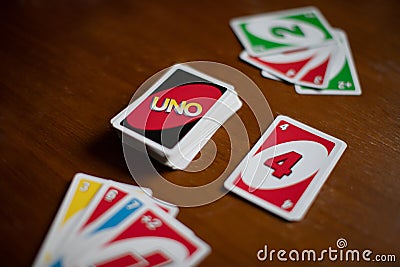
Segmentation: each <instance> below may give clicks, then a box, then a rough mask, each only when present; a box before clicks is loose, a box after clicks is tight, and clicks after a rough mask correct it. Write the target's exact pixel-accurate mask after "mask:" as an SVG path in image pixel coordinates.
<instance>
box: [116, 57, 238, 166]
mask: <svg viewBox="0 0 400 267" xmlns="http://www.w3.org/2000/svg"><path fill="white" fill-rule="evenodd" d="M241 105H242V103H241V101H240V100H239V98H238V96H237V93H236V92H235V90H234V87H233V86H232V85H230V84H228V83H225V82H223V81H220V80H217V79H215V78H213V77H211V76H209V75H206V74H204V73H202V72H199V71H197V70H195V69H193V68H191V67H188V66H186V65H175V66H173V67H171V68H170V69H169V70H168V71H167V72H166V73H165V74H164V75H163V76H162V77H161V78H160V79H159V80H158V81H157V82H156V83H154V84H153V85H152V86H151V87H150V88H149V89H148V90H147V91H146V92H145V93H144V94H143V95H142V96H141V97H139V98H138V99H137V100H136V101H134V102H133V103H131V104H130V105H129V106H128V107H127V108H125V109H124V110H123V111H122V112H120V113H119V114H118V115H117V116H115V117H114V118H113V119H112V120H111V123H112V125H113V126H114V127H115V128H116V129H118V130H120V131H121V132H122V133H124V134H125V136H126V137H128V138H129V139H130V142H129V144H132V145H133V146H134V147H135V144H138V146H140V145H141V144H145V146H146V148H147V149H148V153H149V154H150V155H151V156H153V157H154V158H155V159H156V160H158V161H160V162H161V163H163V164H166V165H168V166H170V167H172V168H175V169H184V168H185V167H186V166H187V165H188V164H189V163H190V162H191V160H192V159H193V157H194V156H195V155H196V154H197V152H199V151H200V149H201V148H202V146H203V145H205V142H204V139H207V138H210V137H211V136H210V135H207V136H205V135H204V134H203V133H205V132H206V133H210V132H211V133H213V132H215V131H216V130H217V129H218V127H219V126H220V125H222V124H223V123H224V122H225V121H226V120H227V119H228V118H229V117H230V116H231V115H233V114H234V113H235V112H236V111H237V110H238V109H239V108H240V107H241ZM193 151H194V152H193ZM185 152H186V154H185ZM192 152H193V153H192Z"/></svg>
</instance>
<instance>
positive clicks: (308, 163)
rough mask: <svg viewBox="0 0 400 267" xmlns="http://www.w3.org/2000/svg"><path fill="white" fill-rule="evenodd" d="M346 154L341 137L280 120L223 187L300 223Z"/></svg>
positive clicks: (282, 118) (297, 123)
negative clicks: (342, 156)
mask: <svg viewBox="0 0 400 267" xmlns="http://www.w3.org/2000/svg"><path fill="white" fill-rule="evenodd" d="M345 149H346V143H345V142H343V141H341V140H339V139H337V138H334V137H332V136H330V135H327V134H325V133H322V132H320V131H318V130H315V129H313V128H311V127H309V126H307V125H304V124H302V123H300V122H297V121H295V120H293V119H291V118H288V117H285V116H278V117H277V118H276V119H275V121H274V122H273V123H272V124H271V125H270V127H269V128H268V129H267V131H266V132H265V133H264V134H263V135H262V136H261V138H260V139H259V141H258V142H257V143H256V144H255V145H254V147H253V148H252V149H251V151H250V152H249V153H248V154H247V156H246V157H245V158H244V159H243V160H242V162H241V163H240V164H239V166H238V167H237V168H236V169H235V171H234V172H233V173H232V174H231V175H230V176H229V178H228V179H227V180H226V181H225V183H224V186H225V188H226V189H228V190H231V191H233V192H234V193H236V194H238V195H240V196H241V197H243V198H245V199H247V200H249V201H251V202H253V203H255V204H257V205H259V206H261V207H263V208H264V209H266V210H269V211H271V212H273V213H275V214H277V215H279V216H281V217H282V218H284V219H286V220H289V221H297V220H301V219H302V218H303V216H304V215H305V213H306V211H307V209H308V208H309V207H310V205H311V203H312V202H313V200H314V198H315V197H316V195H317V194H318V192H319V190H320V189H321V187H322V185H323V184H324V183H325V181H326V179H327V178H328V175H329V173H330V172H331V171H332V169H333V168H334V166H335V165H336V163H337V161H338V160H339V158H340V157H341V155H342V154H343V152H344V150H345Z"/></svg>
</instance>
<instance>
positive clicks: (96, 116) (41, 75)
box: [0, 0, 400, 266]
mask: <svg viewBox="0 0 400 267" xmlns="http://www.w3.org/2000/svg"><path fill="white" fill-rule="evenodd" d="M307 5H315V6H317V7H318V8H319V9H320V10H321V11H322V13H323V14H324V15H325V16H326V18H327V19H328V21H329V22H330V23H331V25H332V26H334V27H337V28H341V29H343V30H345V31H346V32H347V34H348V37H349V41H350V44H351V48H352V52H353V56H354V59H355V63H356V66H357V70H358V74H359V78H360V81H361V86H362V90H363V94H362V96H305V95H298V94H296V93H295V91H294V88H293V86H291V85H288V84H285V83H281V82H275V81H271V80H267V79H264V78H262V77H261V76H260V72H259V71H258V70H257V69H256V68H254V67H251V66H249V65H247V64H245V63H243V62H241V61H240V60H239V59H238V54H239V52H240V51H241V50H242V48H241V46H240V44H239V42H238V40H237V39H236V38H235V36H234V34H233V33H232V31H231V30H230V28H229V25H228V21H229V20H230V19H231V18H234V17H238V16H243V15H249V14H255V13H261V12H269V11H275V10H281V9H287V8H294V7H301V6H307ZM399 10H400V4H399V2H398V1H394V0H393V1H300V0H295V1H228V0H226V1H127V0H126V1H100V0H99V1H96V0H92V1H89V0H87V1H85V0H79V1H76V0H75V1H72V0H71V1H56V2H55V1H41V0H35V1H34V0H32V1H28V0H27V1H23V0H20V1H2V2H1V3H0V36H1V41H0V101H1V102H0V123H1V127H0V151H1V154H0V159H1V160H0V190H1V193H0V203H1V206H0V216H1V218H2V219H1V222H0V235H1V237H2V243H3V245H2V249H1V250H0V265H1V266H29V265H30V264H31V263H32V261H33V259H34V257H35V255H36V253H37V251H38V249H39V247H40V245H41V242H42V241H43V238H44V237H45V234H46V233H47V230H48V228H49V226H50V223H51V222H52V220H53V218H54V215H55V213H56V211H57V209H58V208H59V205H60V203H61V201H62V199H63V197H64V194H65V192H66V190H67V188H68V186H69V183H70V181H71V179H72V177H73V175H74V174H75V173H77V172H86V173H89V174H93V175H97V176H101V177H108V178H112V179H114V180H117V181H121V182H126V183H133V181H132V179H131V178H130V174H129V171H128V169H127V167H126V165H125V161H124V157H123V154H122V148H121V142H120V140H119V138H118V136H117V135H116V134H115V133H114V131H113V130H112V128H111V127H110V125H109V120H110V118H111V117H112V116H113V115H115V114H116V113H117V112H119V111H120V110H121V109H122V108H123V107H124V106H125V105H126V104H127V103H128V102H129V100H130V97H131V95H132V94H133V93H134V92H135V90H136V88H138V86H140V84H141V83H143V82H144V81H145V80H146V79H147V78H148V77H150V76H151V75H153V74H154V73H156V72H158V71H160V70H161V69H164V68H166V67H168V66H170V65H172V64H174V63H177V62H186V61H194V60H209V61H216V62H221V63H224V64H228V65H230V66H232V67H234V68H237V69H238V70H240V71H242V72H243V73H245V74H246V75H248V76H249V77H250V78H251V79H252V80H253V81H254V82H255V83H256V84H257V85H258V86H259V87H260V89H261V90H262V92H263V94H264V95H265V97H266V98H267V99H268V102H269V104H270V106H271V109H272V111H273V113H274V115H277V114H284V115H287V116H290V117H292V118H294V119H297V120H299V121H302V122H304V123H306V124H308V125H310V126H312V127H315V128H317V129H319V130H321V131H324V132H326V133H329V134H331V135H333V136H335V137H337V138H340V139H342V140H344V141H345V142H346V143H347V144H348V148H347V150H346V152H345V154H344V155H343V157H342V158H341V160H340V161H339V163H338V165H337V166H336V168H335V169H334V171H333V172H332V174H331V175H330V178H329V179H328V181H327V183H326V184H325V185H324V186H323V188H322V190H321V192H320V194H319V195H318V197H317V199H316V201H315V203H314V204H313V205H312V207H311V209H310V210H309V212H308V214H307V215H306V217H305V219H304V220H302V221H301V222H298V223H288V222H285V221H283V220H281V219H280V218H278V217H275V216H273V215H271V214H270V213H268V212H266V211H264V210H262V209H260V208H258V207H256V206H254V205H252V204H250V203H248V202H247V201H245V200H242V199H240V198H239V197H236V196H235V195H233V194H228V195H226V196H225V197H223V198H221V199H220V200H218V201H216V202H214V203H211V204H209V205H205V206H201V207H198V208H183V209H181V212H180V213H179V215H178V219H179V220H181V221H182V222H183V223H184V224H186V225H188V226H189V227H190V228H191V229H193V230H194V232H196V233H197V235H199V236H200V237H201V238H202V239H204V240H205V241H206V242H207V243H209V244H210V246H211V247H212V253H211V254H210V255H209V256H208V257H207V258H206V259H205V260H204V261H203V262H202V263H201V264H200V266H264V265H268V263H265V262H264V263H261V262H258V261H257V258H256V252H257V251H258V250H259V249H261V248H262V247H263V246H264V244H267V245H268V246H269V247H270V248H274V249H286V250H290V249H310V248H314V249H316V250H322V249H326V248H327V247H329V246H332V247H335V242H336V240H337V239H338V238H340V237H344V238H346V239H347V241H348V243H349V247H350V248H359V249H364V248H369V249H371V250H373V251H374V252H375V253H382V254H384V253H392V254H396V255H397V262H396V263H386V264H384V266H398V265H399V261H400V246H399V244H398V240H399V238H400V212H399V211H400V200H399V191H400V179H399V177H400V175H399V174H400V171H399V159H400V147H399V140H400V131H399V129H400V105H399V104H400V91H399V87H400V82H399V81H400V50H399V47H400V34H399V30H398V26H399V24H400V11H399ZM239 115H240V116H241V117H242V118H247V117H248V116H251V114H249V110H248V109H245V108H244V109H241V110H240V111H239ZM246 127H247V129H248V130H249V136H250V141H251V144H254V143H255V142H256V141H257V139H258V138H259V136H260V133H259V132H257V130H256V129H254V131H253V127H254V125H253V124H251V123H250V122H249V123H248V124H246ZM224 139H225V137H224V133H223V132H219V133H218V134H217V135H216V136H215V137H214V138H213V140H214V141H215V142H216V143H220V142H222V141H223V140H224ZM222 143H223V142H222ZM216 165H217V166H216V167H215V168H217V169H218V168H220V169H221V168H223V166H224V162H223V160H220V161H219V162H218V161H217V163H216ZM218 166H219V167H218ZM166 172H168V174H167V175H169V176H171V177H173V176H174V173H173V172H172V171H170V170H166ZM179 175H180V176H181V177H182V179H190V177H191V174H190V173H184V172H180V173H179ZM274 263H275V264H277V265H279V266H294V265H295V264H294V263H293V262H286V263H278V262H274ZM303 264H304V265H307V266H308V265H309V264H308V263H303ZM329 264H330V262H327V261H325V262H319V263H315V264H313V266H314V265H315V266H327V265H329ZM347 265H348V263H345V262H336V263H335V264H334V266H347ZM365 266H376V265H375V264H374V263H365Z"/></svg>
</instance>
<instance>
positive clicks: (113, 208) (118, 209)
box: [33, 174, 210, 267]
mask: <svg viewBox="0 0 400 267" xmlns="http://www.w3.org/2000/svg"><path fill="white" fill-rule="evenodd" d="M144 190H145V191H146V192H144V191H143V190H142V189H141V188H139V187H136V186H131V185H126V184H121V183H117V182H114V181H111V180H105V179H101V178H98V177H93V176H90V175H86V174H77V175H75V177H74V180H73V182H72V184H71V186H70V188H69V190H68V192H67V195H66V197H65V198H64V200H63V202H62V204H61V208H60V209H59V211H58V213H57V215H56V217H55V219H54V221H53V224H52V226H51V228H50V230H49V232H48V234H47V236H46V239H45V241H44V243H43V245H42V247H41V249H40V251H39V254H38V256H37V258H36V260H35V262H34V264H33V266H34V267H44V266H49V267H61V266H68V267H69V266H76V267H79V266H81V267H83V266H85V267H86V266H94V267H126V266H143V267H146V266H147V267H150V266H164V265H165V266H166V265H168V266H193V265H196V264H197V263H199V262H200V261H201V260H202V259H203V258H204V257H205V256H206V255H207V254H208V253H209V252H210V247H209V246H208V245H207V244H206V243H205V242H204V241H202V240H201V239H199V238H198V237H197V236H196V235H195V234H194V233H193V231H191V230H190V229H189V228H187V227H186V226H185V225H183V224H182V223H180V222H179V221H178V220H177V219H176V218H175V216H176V214H177V213H178V208H177V207H176V206H172V205H169V204H163V203H159V202H158V201H155V200H154V199H153V198H151V197H149V196H148V194H149V193H151V190H149V189H144Z"/></svg>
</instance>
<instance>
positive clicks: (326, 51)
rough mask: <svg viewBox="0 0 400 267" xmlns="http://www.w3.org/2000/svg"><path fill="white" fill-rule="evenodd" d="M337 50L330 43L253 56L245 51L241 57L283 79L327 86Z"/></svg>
mask: <svg viewBox="0 0 400 267" xmlns="http://www.w3.org/2000/svg"><path fill="white" fill-rule="evenodd" d="M335 52H336V46H333V45H329V46H323V47H318V48H312V49H302V50H297V51H291V52H285V53H280V54H274V55H268V56H262V57H252V56H249V55H248V54H247V53H246V51H243V52H242V53H241V54H240V58H241V59H243V60H244V61H246V62H249V63H251V64H252V65H254V66H256V67H258V68H260V69H261V70H263V71H265V72H268V73H270V74H272V75H273V76H275V77H278V78H279V79H281V80H285V81H287V82H290V83H294V84H301V85H304V86H313V87H314V88H325V87H326V86H327V83H328V79H327V76H328V75H329V72H330V68H331V67H332V64H331V61H332V58H334V55H335Z"/></svg>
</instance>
